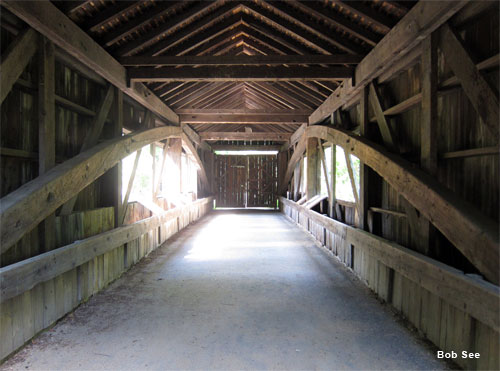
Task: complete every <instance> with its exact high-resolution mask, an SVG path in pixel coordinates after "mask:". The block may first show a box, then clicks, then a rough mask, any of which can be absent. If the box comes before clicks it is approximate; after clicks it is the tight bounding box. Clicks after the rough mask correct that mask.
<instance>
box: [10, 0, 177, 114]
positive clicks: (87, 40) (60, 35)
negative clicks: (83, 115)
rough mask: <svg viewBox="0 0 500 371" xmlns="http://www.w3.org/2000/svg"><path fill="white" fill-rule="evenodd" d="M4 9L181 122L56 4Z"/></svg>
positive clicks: (15, 5)
mask: <svg viewBox="0 0 500 371" xmlns="http://www.w3.org/2000/svg"><path fill="white" fill-rule="evenodd" d="M2 6H4V7H5V8H7V9H8V10H10V11H11V12H12V13H14V14H15V15H17V16H18V17H19V18H21V19H22V20H23V21H25V22H26V23H28V24H29V25H30V26H31V27H33V28H34V29H35V30H37V31H38V32H40V33H41V34H43V35H44V36H46V37H47V38H48V39H49V40H51V41H52V42H53V43H54V44H55V45H57V46H59V47H61V48H62V49H64V50H66V51H67V52H68V53H69V54H71V55H72V56H73V57H75V58H77V59H78V60H80V61H81V62H83V63H85V64H86V65H87V66H88V67H90V68H91V69H93V70H94V71H95V72H96V73H97V74H98V75H100V76H101V77H103V78H104V79H106V80H108V81H109V82H110V83H112V84H113V85H115V86H116V87H118V88H119V89H121V90H122V91H123V92H125V93H126V94H128V95H129V96H131V97H132V98H134V99H135V100H137V102H139V103H141V104H143V105H144V106H145V107H147V108H148V109H150V110H152V111H153V112H155V113H156V114H158V115H159V116H160V117H161V118H162V119H164V120H166V121H168V122H172V123H178V119H179V118H178V117H177V115H176V114H175V113H174V112H173V111H172V110H171V109H170V108H168V107H167V106H166V105H165V104H164V103H163V102H162V101H161V100H160V99H159V98H158V97H157V96H156V95H154V94H153V93H152V92H151V91H150V90H149V89H147V88H146V87H145V86H144V85H143V84H137V83H135V84H132V86H129V84H128V83H127V77H126V71H125V68H124V67H123V66H122V65H120V64H119V63H118V62H117V61H116V60H115V59H114V58H113V57H112V56H111V55H109V54H108V53H107V52H106V51H105V50H104V49H103V48H102V47H100V46H99V45H98V44H97V43H96V42H95V41H94V40H92V38H91V37H90V36H88V35H87V34H85V33H84V32H83V31H82V30H81V29H80V28H79V27H78V26H77V25H75V24H74V23H73V22H72V21H71V20H70V19H69V18H67V17H66V16H65V15H64V14H63V13H62V12H61V11H60V10H59V9H57V8H56V7H55V6H54V5H53V4H52V3H50V2H48V1H43V2H31V1H14V0H6V1H3V2H2Z"/></svg>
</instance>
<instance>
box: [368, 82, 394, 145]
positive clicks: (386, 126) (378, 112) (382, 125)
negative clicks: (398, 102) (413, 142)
mask: <svg viewBox="0 0 500 371" xmlns="http://www.w3.org/2000/svg"><path fill="white" fill-rule="evenodd" d="M369 99H370V103H371V106H372V108H373V112H375V117H376V118H377V123H378V128H379V129H380V134H381V135H382V140H383V141H384V144H385V146H386V147H387V148H389V149H390V150H391V151H393V152H398V147H397V144H396V143H397V139H396V138H395V133H394V131H393V130H392V127H391V125H390V123H389V122H387V119H386V117H385V115H384V109H383V108H382V105H381V103H380V96H379V93H378V89H377V88H376V87H375V85H374V83H373V82H372V83H371V84H370V97H369Z"/></svg>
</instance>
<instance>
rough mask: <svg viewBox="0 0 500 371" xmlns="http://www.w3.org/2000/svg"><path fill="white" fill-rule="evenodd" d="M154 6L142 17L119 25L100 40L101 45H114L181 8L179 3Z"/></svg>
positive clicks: (161, 2)
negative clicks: (155, 20)
mask: <svg viewBox="0 0 500 371" xmlns="http://www.w3.org/2000/svg"><path fill="white" fill-rule="evenodd" d="M154 4H155V6H154V7H151V8H149V9H148V10H147V11H142V12H141V15H140V16H138V17H135V18H133V19H131V20H129V21H128V22H125V23H124V24H123V25H119V26H117V27H115V28H113V29H112V30H110V31H109V32H107V33H105V34H104V36H102V37H101V38H100V39H99V42H100V43H101V45H106V46H110V45H113V44H114V43H116V42H117V41H119V40H121V39H123V38H124V37H126V36H128V35H130V34H132V33H134V32H136V31H137V30H139V29H140V28H141V27H144V26H145V25H147V24H149V23H151V22H152V21H153V20H154V19H158V18H160V17H162V16H164V15H167V14H169V13H171V12H173V11H175V10H177V9H178V8H179V3H178V2H170V1H160V2H157V3H154Z"/></svg>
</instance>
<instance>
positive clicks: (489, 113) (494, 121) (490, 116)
mask: <svg viewBox="0 0 500 371" xmlns="http://www.w3.org/2000/svg"><path fill="white" fill-rule="evenodd" d="M439 47H440V48H441V50H442V51H443V53H444V59H445V62H446V63H447V64H449V65H450V66H451V68H452V70H453V72H454V73H455V75H456V76H457V78H458V80H459V81H460V84H461V85H462V87H463V89H464V92H465V94H467V96H468V97H469V99H470V101H471V103H472V105H473V106H474V108H475V109H476V111H477V113H478V114H479V116H481V118H482V122H483V123H484V124H485V125H486V127H487V128H488V130H489V131H490V133H491V135H493V136H494V137H495V138H496V139H497V140H498V135H499V134H498V123H499V120H500V116H499V104H498V96H497V95H496V94H495V92H494V90H493V89H492V88H491V87H490V85H489V84H488V82H487V81H486V80H485V78H484V77H483V76H482V75H481V73H480V72H479V69H478V68H477V67H476V65H475V63H474V61H473V60H472V58H471V57H470V55H469V53H468V52H467V51H466V50H465V47H464V45H463V41H461V39H460V37H459V36H458V35H457V34H456V33H455V32H454V30H452V29H451V28H450V26H448V25H447V24H445V25H443V26H442V27H441V28H440V29H439Z"/></svg>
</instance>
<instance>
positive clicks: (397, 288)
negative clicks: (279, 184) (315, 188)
mask: <svg viewBox="0 0 500 371" xmlns="http://www.w3.org/2000/svg"><path fill="white" fill-rule="evenodd" d="M280 205H281V210H282V212H283V213H284V214H285V215H286V216H287V217H289V218H290V219H291V220H293V221H294V222H295V223H297V224H299V225H301V226H302V227H303V228H304V229H306V230H307V231H309V232H310V233H311V234H312V235H313V236H314V237H315V239H316V240H318V241H319V242H320V243H321V244H322V245H324V246H325V247H326V248H327V249H328V250H330V251H331V252H332V253H333V254H334V255H336V256H337V257H338V258H339V260H340V261H341V262H343V263H344V264H345V265H346V266H348V267H349V268H350V269H352V271H353V272H354V273H355V274H356V275H357V276H358V277H360V278H361V279H362V280H363V281H364V282H365V283H366V284H367V285H368V286H369V287H370V288H371V289H372V290H373V291H375V292H376V293H377V294H378V296H379V297H381V298H382V299H383V300H385V301H386V302H388V303H390V304H391V305H392V306H394V307H395V308H396V309H398V310H399V311H400V312H402V314H403V315H404V316H405V317H406V318H407V319H408V320H410V322H412V324H413V325H414V326H416V327H417V328H418V329H419V331H421V332H422V333H423V334H424V335H425V336H426V337H427V338H429V339H430V340H431V341H432V342H434V343H435V344H436V345H437V346H438V347H439V348H441V349H443V350H455V351H458V350H459V351H462V350H467V351H471V352H472V351H474V349H475V351H478V352H480V353H481V357H483V356H484V357H488V356H489V357H492V359H495V357H497V358H498V353H496V355H495V351H493V350H491V351H490V350H488V349H485V348H484V343H485V342H486V343H489V342H490V339H491V341H495V340H494V339H496V342H497V343H498V331H499V329H500V311H499V306H500V294H499V293H500V290H499V289H500V288H499V287H498V286H496V285H494V284H491V283H489V282H486V281H484V280H482V279H480V278H478V277H476V276H473V275H466V274H464V273H463V272H461V271H459V270H457V269H455V268H452V267H450V266H448V265H445V264H443V263H440V262H438V261H436V260H433V259H431V258H429V257H427V256H425V255H422V254H419V253H417V252H415V251H413V250H409V249H407V248H405V247H403V246H400V245H398V244H396V243H394V242H391V241H388V240H386V239H384V238H381V237H378V236H376V235H373V234H371V233H368V232H366V231H363V230H360V229H358V228H355V227H351V226H348V225H346V224H343V223H340V222H338V221H336V220H334V219H331V218H329V217H328V216H325V215H321V214H319V213H317V212H315V211H312V210H309V209H306V208H305V207H303V206H300V205H298V204H297V203H296V202H294V201H291V200H288V199H286V198H283V197H282V198H280ZM472 322H475V324H474V326H473V328H474V330H471V329H470V328H471V326H472V325H471V323H472ZM474 333H475V334H474ZM495 337H496V338H495ZM481 344H483V345H481ZM492 344H493V343H492ZM472 348H474V349H472ZM492 362H496V361H492ZM462 366H464V367H465V366H467V365H466V364H463V365H462Z"/></svg>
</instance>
